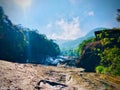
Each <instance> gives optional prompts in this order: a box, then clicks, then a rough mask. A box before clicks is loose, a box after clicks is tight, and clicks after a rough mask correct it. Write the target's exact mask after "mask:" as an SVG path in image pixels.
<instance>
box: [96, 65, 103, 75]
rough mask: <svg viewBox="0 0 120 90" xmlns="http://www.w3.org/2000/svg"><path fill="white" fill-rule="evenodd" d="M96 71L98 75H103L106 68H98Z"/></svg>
mask: <svg viewBox="0 0 120 90" xmlns="http://www.w3.org/2000/svg"><path fill="white" fill-rule="evenodd" d="M95 70H96V72H97V73H100V74H102V73H104V70H105V68H104V67H103V66H97V67H96V69H95Z"/></svg>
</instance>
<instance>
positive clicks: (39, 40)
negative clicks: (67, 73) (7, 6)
mask: <svg viewBox="0 0 120 90" xmlns="http://www.w3.org/2000/svg"><path fill="white" fill-rule="evenodd" d="M59 53H60V49H59V46H58V45H57V44H56V43H54V41H53V40H49V39H47V37H46V36H45V35H42V34H39V33H38V32H37V31H36V30H30V29H29V28H24V27H22V26H21V25H14V24H13V23H12V22H11V21H10V20H9V19H8V17H7V16H6V15H5V14H4V11H3V9H2V7H0V59H4V60H9V61H13V62H22V63H23V62H26V61H28V62H34V63H44V61H45V60H46V58H47V57H56V56H57V55H59Z"/></svg>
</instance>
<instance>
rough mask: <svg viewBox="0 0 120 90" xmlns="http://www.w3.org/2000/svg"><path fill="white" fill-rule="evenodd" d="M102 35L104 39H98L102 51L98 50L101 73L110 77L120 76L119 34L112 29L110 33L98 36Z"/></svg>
mask: <svg viewBox="0 0 120 90" xmlns="http://www.w3.org/2000/svg"><path fill="white" fill-rule="evenodd" d="M111 32H112V33H111ZM102 34H103V35H104V37H99V38H101V39H100V42H101V44H102V49H99V48H98V49H99V51H98V52H99V53H98V55H99V56H100V59H101V61H100V65H101V66H102V71H101V72H102V73H109V74H111V75H120V47H119V45H120V32H119V31H117V33H116V31H114V29H113V30H111V31H110V33H109V31H108V32H107V31H106V32H101V33H100V34H99V35H102ZM103 35H102V36H103ZM98 69H99V68H98ZM98 71H99V70H98Z"/></svg>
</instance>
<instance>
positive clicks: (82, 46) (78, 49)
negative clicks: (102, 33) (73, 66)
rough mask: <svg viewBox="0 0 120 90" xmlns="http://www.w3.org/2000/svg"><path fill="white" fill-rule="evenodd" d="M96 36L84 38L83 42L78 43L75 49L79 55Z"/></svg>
mask: <svg viewBox="0 0 120 90" xmlns="http://www.w3.org/2000/svg"><path fill="white" fill-rule="evenodd" d="M94 41H95V38H89V39H87V40H84V41H83V42H82V43H81V44H79V45H78V47H77V48H76V49H75V50H74V52H75V53H76V55H77V56H80V55H81V53H82V50H83V48H84V47H85V45H86V44H87V43H90V42H94Z"/></svg>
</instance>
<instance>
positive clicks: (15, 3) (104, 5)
mask: <svg viewBox="0 0 120 90" xmlns="http://www.w3.org/2000/svg"><path fill="white" fill-rule="evenodd" d="M0 6H2V7H3V9H4V11H5V14H6V15H8V16H9V18H10V20H11V21H12V22H13V23H14V24H21V25H22V26H24V27H28V28H30V29H37V30H39V32H40V33H42V34H46V36H47V37H48V38H52V39H60V40H73V39H76V38H78V37H82V36H84V35H85V34H87V33H88V32H89V31H90V30H92V29H94V28H97V27H106V28H113V27H118V26H120V23H118V22H117V21H116V19H115V18H116V9H118V8H120V0H0Z"/></svg>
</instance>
